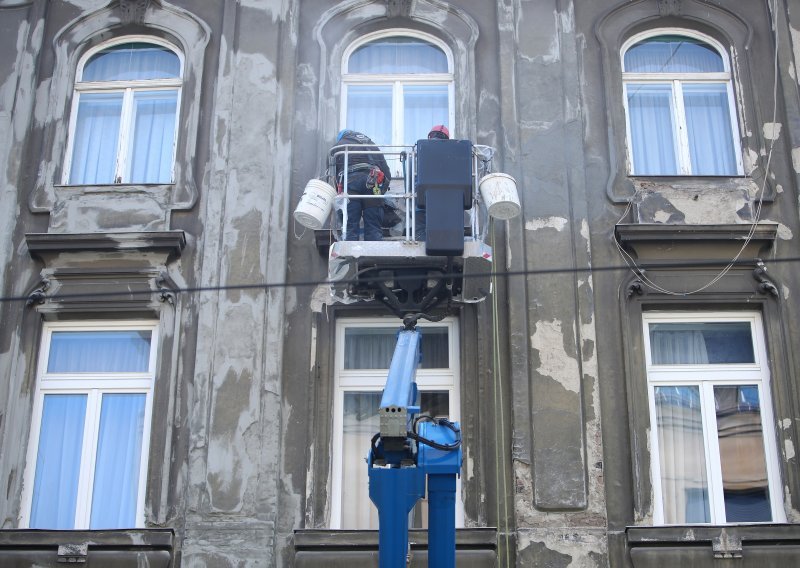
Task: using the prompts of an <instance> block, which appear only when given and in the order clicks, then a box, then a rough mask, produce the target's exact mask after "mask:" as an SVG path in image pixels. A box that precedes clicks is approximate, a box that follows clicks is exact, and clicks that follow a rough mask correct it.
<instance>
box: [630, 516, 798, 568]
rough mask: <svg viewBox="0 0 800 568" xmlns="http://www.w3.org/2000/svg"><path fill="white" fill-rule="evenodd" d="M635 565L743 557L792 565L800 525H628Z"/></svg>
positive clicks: (759, 563)
mask: <svg viewBox="0 0 800 568" xmlns="http://www.w3.org/2000/svg"><path fill="white" fill-rule="evenodd" d="M625 533H626V537H627V544H628V550H629V553H630V557H631V560H632V561H633V566H634V567H635V568H648V567H656V566H700V565H707V564H710V563H711V562H712V561H713V559H720V558H740V557H743V558H746V559H747V566H762V565H763V566H793V565H794V563H795V562H796V559H797V558H798V557H800V525H795V524H778V523H751V524H732V525H681V526H657V527H628V528H627V529H626V530H625Z"/></svg>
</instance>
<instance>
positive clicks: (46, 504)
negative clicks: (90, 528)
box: [29, 394, 86, 529]
mask: <svg viewBox="0 0 800 568" xmlns="http://www.w3.org/2000/svg"><path fill="white" fill-rule="evenodd" d="M85 416H86V395H85V394H49V395H45V397H44V404H43V408H42V424H41V429H40V431H39V448H38V453H37V456H36V474H35V478H34V482H33V502H32V504H31V517H30V523H29V526H30V528H33V529H72V528H75V507H76V500H77V495H78V476H79V474H80V468H81V446H82V444H83V423H84V418H85Z"/></svg>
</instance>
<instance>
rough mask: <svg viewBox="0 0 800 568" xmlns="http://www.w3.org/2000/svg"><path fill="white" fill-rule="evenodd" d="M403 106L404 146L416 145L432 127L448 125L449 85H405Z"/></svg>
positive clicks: (425, 136)
mask: <svg viewBox="0 0 800 568" xmlns="http://www.w3.org/2000/svg"><path fill="white" fill-rule="evenodd" d="M403 104H404V106H405V108H404V112H403V119H404V125H403V138H404V140H403V144H406V145H409V146H411V145H413V144H416V142H417V140H420V139H424V138H427V136H428V132H430V129H431V127H432V126H435V125H437V124H444V125H447V123H448V112H449V109H448V88H447V85H405V86H404V87H403Z"/></svg>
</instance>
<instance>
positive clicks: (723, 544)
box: [711, 529, 742, 558]
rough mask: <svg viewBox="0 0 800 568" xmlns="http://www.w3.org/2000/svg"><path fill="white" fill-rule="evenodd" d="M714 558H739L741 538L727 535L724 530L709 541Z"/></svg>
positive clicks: (740, 554) (740, 555)
mask: <svg viewBox="0 0 800 568" xmlns="http://www.w3.org/2000/svg"><path fill="white" fill-rule="evenodd" d="M711 548H712V549H713V550H714V558H741V557H742V538H741V537H739V536H732V535H729V534H728V533H727V532H726V531H725V530H724V529H723V530H722V532H721V533H720V535H719V536H718V537H716V538H714V539H713V540H712V541H711Z"/></svg>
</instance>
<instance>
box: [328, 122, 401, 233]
mask: <svg viewBox="0 0 800 568" xmlns="http://www.w3.org/2000/svg"><path fill="white" fill-rule="evenodd" d="M345 145H346V146H347V149H348V151H347V172H346V173H347V175H346V176H345V171H344V162H345V159H344V152H343V150H344V148H343V146H345ZM331 152H332V153H335V156H336V158H335V164H336V183H337V189H338V191H339V192H340V193H341V192H342V191H343V190H344V183H345V179H346V180H347V193H348V195H353V196H356V197H355V198H351V199H348V201H347V226H346V227H345V232H346V238H347V240H348V241H357V240H358V227H359V223H360V222H361V219H362V218H363V220H364V240H365V241H379V240H381V239H383V229H382V228H381V227H382V224H383V205H384V200H383V199H376V198H374V197H369V198H359V197H357V196H359V195H364V196H379V195H383V194H384V193H386V190H387V189H389V182H391V181H392V173H391V171H390V170H389V165H388V164H387V163H386V158H385V157H384V156H383V154H381V153H380V152H379V151H378V147H377V146H376V145H375V142H373V141H372V140H371V139H370V137H369V136H367V135H365V134H362V133H361V132H356V131H355V130H340V131H339V133H338V134H337V135H336V146H335V147H334V149H332V150H331ZM365 152H366V153H365Z"/></svg>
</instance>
